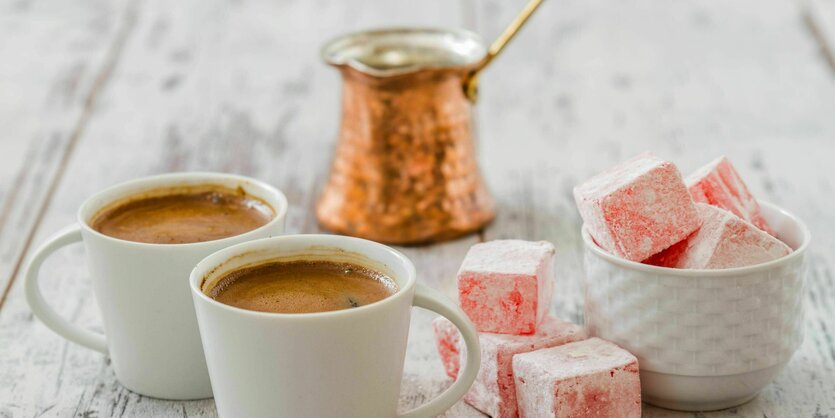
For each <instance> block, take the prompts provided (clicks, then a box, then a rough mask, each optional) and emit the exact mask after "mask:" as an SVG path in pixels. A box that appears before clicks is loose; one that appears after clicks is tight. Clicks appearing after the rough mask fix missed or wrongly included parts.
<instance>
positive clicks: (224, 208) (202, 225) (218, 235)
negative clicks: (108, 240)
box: [90, 186, 275, 244]
mask: <svg viewBox="0 0 835 418" xmlns="http://www.w3.org/2000/svg"><path fill="white" fill-rule="evenodd" d="M274 217H275V212H274V210H273V208H272V207H270V205H268V204H267V203H266V202H264V201H262V200H261V199H258V198H256V197H254V196H251V195H249V194H247V193H246V192H245V191H244V190H243V189H242V188H240V187H239V188H238V189H230V188H225V187H221V186H194V187H186V188H182V187H181V188H172V189H160V190H154V191H152V192H149V193H146V194H144V195H142V194H139V195H137V196H132V197H127V198H126V199H124V200H122V201H121V202H117V203H115V204H112V205H110V206H109V207H106V208H104V209H102V210H100V211H99V212H98V213H97V214H96V215H95V216H93V218H92V221H91V222H90V226H91V227H92V228H93V229H94V230H96V231H98V232H100V233H102V234H104V235H107V236H111V237H113V238H118V239H123V240H127V241H134V242H142V243H151V244H188V243H195V242H205V241H213V240H218V239H222V238H228V237H232V236H235V235H240V234H243V233H246V232H249V231H252V230H254V229H257V228H259V227H261V226H263V225H266V224H267V223H269V222H270V221H271V220H272V219H273V218H274Z"/></svg>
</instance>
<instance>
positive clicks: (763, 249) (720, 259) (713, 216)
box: [646, 203, 792, 269]
mask: <svg viewBox="0 0 835 418" xmlns="http://www.w3.org/2000/svg"><path fill="white" fill-rule="evenodd" d="M696 208H697V209H698V211H699V216H700V217H701V218H702V226H701V228H699V230H698V231H696V232H694V233H693V234H692V235H690V236H689V237H687V239H685V240H684V241H682V242H680V243H678V244H676V245H674V246H672V247H670V248H669V249H667V250H666V251H664V252H661V253H659V254H657V255H655V256H653V257H652V258H650V259H648V260H647V261H646V263H647V264H653V265H657V266H663V267H673V268H684V269H723V268H733V267H743V266H750V265H754V264H760V263H765V262H767V261H771V260H775V259H778V258H780V257H783V256H785V255H788V254H790V253H791V252H792V249H791V248H790V247H789V246H788V245H786V244H785V243H783V242H782V241H780V240H779V239H777V238H775V237H773V236H772V235H770V234H768V233H766V232H765V231H763V230H761V229H759V228H757V227H756V226H754V225H753V224H751V223H749V222H747V221H745V220H743V219H741V218H739V217H738V216H736V215H734V214H733V213H731V212H728V211H726V210H724V209H720V208H718V207H715V206H711V205H708V204H705V203H697V204H696Z"/></svg>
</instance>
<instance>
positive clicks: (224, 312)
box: [191, 235, 480, 418]
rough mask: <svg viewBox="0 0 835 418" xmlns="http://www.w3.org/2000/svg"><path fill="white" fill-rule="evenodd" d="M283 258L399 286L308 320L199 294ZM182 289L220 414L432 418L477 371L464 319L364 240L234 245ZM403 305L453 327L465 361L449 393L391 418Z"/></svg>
mask: <svg viewBox="0 0 835 418" xmlns="http://www.w3.org/2000/svg"><path fill="white" fill-rule="evenodd" d="M282 260H287V261H291V260H328V261H335V262H349V263H353V264H357V265H360V266H363V267H366V268H369V269H372V270H375V271H379V272H381V273H384V274H386V275H388V276H389V277H391V278H392V279H394V281H395V282H396V283H397V285H398V288H399V289H398V290H397V291H396V292H395V293H393V294H392V295H390V296H388V297H386V298H385V299H382V300H380V301H377V302H374V303H371V304H368V305H364V306H360V307H357V308H351V309H344V310H338V311H329V312H316V313H270V312H256V311H250V310H245V309H240V308H236V307H233V306H230V305H225V304H223V303H220V302H218V301H216V300H214V299H212V298H210V297H209V296H207V292H209V291H211V290H212V288H213V287H214V286H215V285H217V283H218V282H219V281H220V280H221V279H222V278H223V277H224V276H225V275H226V274H227V273H229V272H231V271H234V270H237V269H240V268H243V267H248V266H252V265H258V264H262V263H265V262H271V261H282ZM191 291H192V296H193V298H194V305H195V308H196V311H197V322H198V323H199V325H200V335H201V336H202V338H203V349H204V350H205V351H206V361H207V363H208V365H209V375H210V376H211V379H212V387H213V388H214V393H215V404H216V405H217V410H218V414H219V415H220V416H221V417H230V418H231V417H248V418H262V417H263V418H267V417H288V418H297V417H311V418H314V417H315V418H331V417H345V418H350V417H362V418H374V417H386V418H390V417H396V416H400V417H434V416H436V415H438V414H440V413H441V412H443V411H445V410H446V409H449V408H450V407H451V406H452V405H453V404H454V403H455V402H457V401H458V400H459V399H461V397H463V396H464V393H465V392H467V390H468V389H469V388H470V386H471V385H472V383H473V380H474V379H475V377H476V373H477V372H478V367H479V359H480V350H479V346H478V338H477V334H476V330H475V328H474V326H473V324H472V322H470V320H469V318H467V316H466V315H465V314H464V312H462V311H461V309H460V308H458V307H457V306H456V305H455V304H454V303H453V302H451V301H449V300H448V299H447V298H445V297H444V296H443V295H441V294H440V293H439V292H437V291H435V290H433V289H430V288H428V287H426V286H423V285H421V284H418V283H417V282H416V274H415V266H414V265H413V264H412V262H411V261H410V260H409V259H408V258H406V256H404V255H403V254H401V253H400V252H398V251H396V250H394V249H392V248H390V247H387V246H385V245H382V244H378V243H376V242H373V241H367V240H364V239H359V238H352V237H345V236H336V235H291V236H282V237H277V238H269V239H262V240H257V241H252V242H247V243H244V244H239V245H235V246H234V247H230V248H226V249H224V250H221V251H218V252H217V253H214V254H212V255H211V256H209V257H207V258H206V259H205V260H203V261H201V262H200V263H199V264H198V265H197V267H196V268H195V269H194V271H193V272H192V273H191ZM412 306H417V307H421V308H425V309H429V310H431V311H434V312H437V313H439V314H441V315H443V316H445V317H446V318H448V319H449V320H450V321H452V323H454V324H455V325H456V326H457V327H458V329H459V330H460V331H461V334H462V336H463V339H464V342H465V344H466V346H467V352H468V353H469V355H468V356H467V360H466V364H465V365H464V367H463V370H462V371H461V373H460V374H459V376H458V380H457V381H456V382H455V383H453V384H452V386H450V387H449V388H447V389H446V391H444V392H443V393H442V394H441V395H439V396H438V397H437V398H435V399H432V400H431V401H429V402H428V403H426V404H424V405H422V406H420V407H418V408H416V409H413V410H411V411H409V412H407V413H405V414H402V415H398V413H397V405H398V399H399V394H400V382H401V379H402V373H403V362H404V359H405V355H406V340H407V338H408V334H409V321H410V315H411V308H412Z"/></svg>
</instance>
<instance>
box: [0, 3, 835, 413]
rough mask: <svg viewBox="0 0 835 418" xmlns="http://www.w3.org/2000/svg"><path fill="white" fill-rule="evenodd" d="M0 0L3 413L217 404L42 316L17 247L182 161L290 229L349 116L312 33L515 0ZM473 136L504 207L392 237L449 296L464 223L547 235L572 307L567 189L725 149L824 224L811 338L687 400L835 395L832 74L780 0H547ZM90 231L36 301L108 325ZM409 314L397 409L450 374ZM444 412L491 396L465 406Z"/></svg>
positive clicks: (578, 274)
mask: <svg viewBox="0 0 835 418" xmlns="http://www.w3.org/2000/svg"><path fill="white" fill-rule="evenodd" d="M413 3H415V4H412V3H410V2H406V1H405V0H403V1H397V2H392V1H385V0H362V1H359V0H356V1H351V2H346V1H339V0H316V1H290V0H263V1H256V0H236V1H221V0H180V1H176V2H170V1H165V0H146V1H128V0H122V1H116V0H109V1H106V0H73V1H72V2H61V1H57V0H53V1H48V0H43V1H35V0H2V1H0V129H2V131H0V291H2V292H3V293H2V299H0V417H34V416H61V417H64V416H67V417H68V416H77V417H117V416H118V417H123V416H125V417H127V416H215V409H214V405H213V401H211V400H204V401H194V402H170V401H161V400H156V399H150V398H145V397H142V396H139V395H136V394H134V393H131V392H129V391H127V390H125V389H124V388H122V387H121V386H120V385H119V384H118V383H117V382H116V380H115V378H114V375H113V371H112V368H111V367H110V366H109V361H108V359H107V358H104V357H102V356H101V355H99V354H97V353H94V352H92V351H90V350H87V349H84V348H82V347H79V346H77V345H73V344H70V343H67V342H65V341H64V340H63V339H61V338H60V337H58V336H57V335H55V334H53V333H52V332H51V331H49V330H48V329H46V327H44V326H43V325H42V324H41V323H40V322H38V321H37V320H35V319H34V318H33V316H32V313H31V312H30V310H29V308H28V307H27V305H26V302H25V300H24V297H23V291H22V280H21V277H20V276H21V266H22V263H23V260H25V259H26V257H27V255H28V254H30V253H31V252H32V250H33V248H34V246H36V245H37V244H39V243H40V242H42V241H43V240H44V239H45V238H46V237H47V236H48V235H49V234H50V233H52V232H54V231H55V230H57V229H58V228H59V227H61V226H63V225H65V224H69V223H71V222H73V221H74V219H75V218H74V217H75V211H76V209H77V208H78V206H79V204H80V203H81V202H82V200H83V199H84V198H85V197H87V196H89V195H90V194H91V193H93V192H95V191H97V190H99V189H101V188H103V187H105V186H108V185H110V184H113V183H115V182H119V181H122V180H127V179H131V178H135V177H138V176H143V175H148V174H154V173H162V172H169V171H181V170H213V171H226V172H234V173H242V174H246V175H250V176H254V177H257V178H260V179H264V180H266V181H268V182H271V183H272V184H275V185H276V186H278V187H279V188H280V189H282V190H283V191H284V192H285V193H286V194H287V196H288V198H289V200H290V203H291V208H290V209H291V212H290V215H289V218H288V231H289V232H290V233H300V232H317V231H320V228H319V227H318V226H317V224H316V221H315V219H314V217H313V215H312V209H313V204H314V202H315V200H316V197H317V194H318V191H319V190H320V188H321V186H322V183H323V178H324V176H325V175H326V173H327V168H328V163H329V159H330V150H331V148H332V146H333V142H334V138H335V136H336V129H337V123H338V120H339V113H338V112H339V109H338V105H339V86H340V81H339V77H338V74H337V73H336V71H334V70H332V69H329V68H326V67H325V66H324V65H323V64H322V63H321V62H320V59H319V57H318V47H319V46H320V45H321V44H322V43H323V42H324V41H325V40H326V39H328V38H330V37H332V36H333V35H335V34H338V33H341V32H344V31H347V30H354V29H359V28H364V27H369V26H379V25H393V24H415V23H418V24H435V25H455V24H462V23H463V24H465V25H466V26H469V27H474V28H476V29H477V30H478V31H479V32H480V33H482V34H483V35H484V36H485V37H487V38H492V37H493V36H495V35H496V34H498V32H499V31H500V29H501V28H502V27H503V26H504V25H505V24H506V22H508V21H509V20H510V19H511V18H512V16H513V15H514V14H515V12H516V11H517V10H518V9H519V8H520V7H521V6H522V4H523V0H514V1H506V0H459V1H458V2H449V1H448V0H436V1H434V2H432V1H430V2H425V3H421V2H413ZM478 116H479V122H480V129H479V133H480V142H479V156H480V161H481V164H482V169H483V171H484V174H485V177H486V178H487V181H488V183H489V185H490V187H491V189H492V191H493V192H494V194H495V196H496V198H497V200H498V204H499V212H498V218H497V219H496V221H495V222H494V223H493V224H492V225H491V226H490V227H489V228H487V229H486V230H484V231H483V232H482V233H480V234H477V235H473V236H469V237H466V238H463V239H460V240H456V241H453V242H448V243H445V244H440V245H433V246H428V247H418V248H405V249H404V251H405V252H406V253H407V254H408V255H409V256H410V257H412V259H413V260H414V261H415V262H416V264H417V266H418V269H419V273H420V280H422V281H423V282H424V283H427V284H429V285H431V286H434V287H436V288H439V289H441V290H442V291H444V292H446V293H448V294H450V295H454V290H455V284H454V283H455V282H454V278H455V272H456V269H457V266H458V264H459V263H460V261H461V259H462V257H463V256H464V253H465V252H466V250H467V249H468V248H469V246H470V245H472V244H473V243H475V242H478V241H481V240H490V239H495V238H511V237H512V238H523V239H545V240H549V241H551V242H553V243H555V244H556V246H557V248H558V263H557V264H558V284H557V291H556V295H555V297H554V302H553V308H552V310H553V311H554V312H555V313H556V314H558V315H559V316H561V317H563V318H567V319H570V320H573V321H578V322H580V321H582V319H583V318H582V306H583V300H582V296H581V292H580V282H581V279H582V274H583V273H582V268H581V260H580V239H579V234H578V232H579V226H580V219H579V217H578V215H577V212H576V210H575V208H574V204H573V200H572V197H571V188H572V187H573V186H574V185H575V184H576V183H578V182H579V181H581V180H582V179H584V178H586V177H588V176H590V175H591V174H593V173H594V172H597V171H599V170H601V169H603V168H604V167H607V166H609V165H611V164H613V163H615V162H618V161H621V160H624V159H626V158H628V157H630V156H632V155H634V154H637V153H639V152H642V151H644V150H651V151H654V152H655V153H657V154H659V155H661V156H663V157H666V158H669V159H672V160H673V161H675V162H677V163H678V164H679V166H680V167H681V169H682V170H683V171H685V172H687V171H690V170H692V169H694V168H696V167H698V166H699V165H701V164H703V163H705V162H707V161H708V160H710V159H712V158H714V157H716V156H717V155H719V154H726V155H728V156H729V157H730V158H731V159H732V160H733V161H735V162H736V164H737V167H738V168H739V170H740V171H741V173H742V175H743V176H744V177H745V178H746V179H748V182H749V185H750V186H751V188H752V189H753V191H754V192H755V194H756V195H758V196H759V197H760V198H762V199H765V200H769V201H772V202H776V203H778V204H780V205H782V206H784V207H786V208H788V209H789V210H791V211H793V212H795V213H797V214H798V215H799V216H800V217H801V218H803V219H804V220H805V221H806V222H807V223H808V225H809V227H810V228H811V230H812V233H813V235H814V244H813V247H812V249H811V253H810V258H811V266H810V267H811V268H810V271H809V275H808V293H807V298H806V306H807V311H808V314H807V320H806V339H805V341H804V343H803V346H802V347H801V349H800V350H799V352H798V353H797V354H796V355H795V356H794V358H793V359H792V361H791V363H790V364H789V365H788V367H787V368H786V369H785V371H783V373H782V374H781V375H780V377H779V378H778V379H777V381H776V382H774V383H773V384H772V385H770V386H769V387H768V388H766V389H765V391H764V392H763V393H762V394H761V395H760V396H759V397H757V398H756V399H755V400H754V401H752V402H750V403H748V404H746V405H743V406H741V407H738V408H734V409H731V410H727V411H722V412H716V413H710V414H684V413H678V412H672V411H666V410H661V409H657V408H653V407H650V406H646V407H645V409H644V411H645V415H646V416H650V417H666V416H716V417H719V416H747V417H769V418H773V417H825V416H832V415H835V323H833V317H834V316H835V296H833V292H835V234H833V231H835V215H833V214H835V199H834V198H833V194H834V193H835V175H833V174H832V161H833V158H835V77H833V71H832V68H830V67H829V66H828V65H827V63H826V61H825V60H824V59H823V58H822V55H821V53H820V51H819V46H818V44H817V43H816V42H815V39H814V38H813V36H812V35H811V34H810V32H809V31H808V30H807V29H806V26H805V25H804V23H803V19H802V13H801V10H800V7H799V5H798V4H797V3H795V2H793V1H788V0H782V1H781V0H760V1H757V0H728V1H712V0H686V1H676V2H662V1H652V0H637V1H631V2H618V1H607V2H604V1H599V0H560V1H553V2H548V3H546V5H545V6H544V7H543V9H542V10H541V12H540V14H539V15H537V16H535V17H534V19H533V20H532V21H531V26H530V28H528V29H526V30H525V31H523V32H522V34H521V35H520V37H519V38H518V40H516V41H514V44H512V45H511V48H510V49H509V50H508V51H507V54H506V55H503V56H502V57H501V58H500V59H499V60H497V61H496V62H495V64H494V67H493V68H492V69H490V70H489V71H488V72H487V73H486V74H485V76H484V77H483V86H482V98H481V103H480V104H479V108H478ZM82 255H83V250H82V249H81V247H80V246H74V247H71V248H70V249H67V250H65V251H63V252H62V253H60V254H59V255H57V256H56V257H54V258H53V259H52V260H51V261H50V262H49V263H48V265H47V266H45V270H44V273H43V274H46V275H48V276H49V277H47V278H46V282H47V283H48V285H47V286H45V287H46V288H45V289H44V291H45V293H46V296H47V298H48V299H49V300H50V301H52V302H53V303H54V304H55V306H56V307H57V309H58V310H59V311H60V312H61V313H62V314H64V315H66V316H67V317H69V318H71V319H72V320H73V321H75V322H77V323H80V324H83V325H85V326H89V327H92V328H98V329H100V319H99V318H98V310H97V307H96V306H95V300H94V298H93V296H92V293H91V289H90V282H89V279H88V278H87V277H86V273H85V268H84V263H83V262H82V261H81V260H82ZM431 319H432V315H431V314H429V313H427V312H423V311H416V312H415V315H414V319H413V324H412V329H411V335H410V340H409V351H408V359H407V364H406V375H405V377H404V381H403V390H402V402H401V403H402V406H403V407H404V408H406V407H409V406H413V405H417V404H420V403H422V402H424V400H425V399H427V398H429V397H432V396H433V395H435V394H436V393H438V392H440V391H441V390H442V389H443V388H445V387H446V386H447V385H448V382H447V381H446V380H445V379H444V376H443V373H442V370H441V364H440V362H439V360H438V359H437V356H436V353H435V350H434V346H433V342H432V336H431V331H430V328H429V323H430V321H431ZM445 416H449V417H454V416H455V417H457V416H465V417H477V416H481V414H480V413H479V412H478V411H476V410H474V409H472V408H470V407H469V406H468V405H466V404H464V403H459V404H458V405H456V406H455V407H454V408H453V409H452V410H451V411H449V412H448V413H447V414H446V415H445Z"/></svg>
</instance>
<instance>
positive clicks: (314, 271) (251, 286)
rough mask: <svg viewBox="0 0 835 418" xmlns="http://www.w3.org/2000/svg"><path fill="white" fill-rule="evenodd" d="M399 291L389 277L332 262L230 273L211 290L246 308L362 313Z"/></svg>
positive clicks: (279, 263)
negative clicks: (354, 310)
mask: <svg viewBox="0 0 835 418" xmlns="http://www.w3.org/2000/svg"><path fill="white" fill-rule="evenodd" d="M397 290H398V286H397V284H396V283H395V281H394V280H393V279H391V278H390V277H388V276H386V275H385V274H383V273H380V272H378V271H375V270H373V269H369V268H366V267H363V266H359V265H356V264H353V263H346V262H336V261H328V260H303V261H274V262H267V263H264V264H259V265H256V266H251V267H244V268H241V269H238V270H234V271H232V272H229V273H227V274H226V275H224V276H223V277H221V278H220V279H219V280H218V281H217V282H215V285H214V286H213V287H212V288H211V289H209V290H208V291H206V292H205V293H206V295H207V296H209V297H210V298H212V299H214V300H216V301H218V302H220V303H224V304H226V305H231V306H235V307H238V308H242V309H247V310H251V311H259V312H273V313H313V312H327V311H336V310H341V309H350V308H356V307H359V306H363V305H368V304H370V303H374V302H377V301H379V300H382V299H385V298H386V297H388V296H390V295H392V294H394V293H396V292H397Z"/></svg>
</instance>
